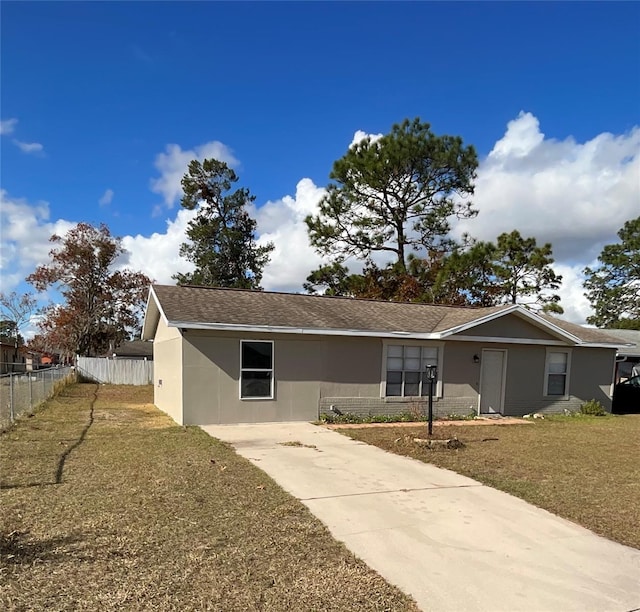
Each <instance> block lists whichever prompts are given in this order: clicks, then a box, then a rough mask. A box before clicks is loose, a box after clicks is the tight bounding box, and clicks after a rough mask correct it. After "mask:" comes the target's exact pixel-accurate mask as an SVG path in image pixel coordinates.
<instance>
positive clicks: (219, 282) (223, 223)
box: [173, 159, 273, 289]
mask: <svg viewBox="0 0 640 612" xmlns="http://www.w3.org/2000/svg"><path fill="white" fill-rule="evenodd" d="M237 181H238V177H237V176H236V173H235V172H234V171H233V170H232V169H231V168H229V167H228V166H227V164H225V163H224V162H221V161H218V160H217V159H205V160H204V161H203V162H202V163H201V162H199V161H197V160H194V161H192V162H191V163H190V164H189V169H188V171H187V173H186V174H185V175H184V177H183V178H182V189H183V192H184V195H183V197H182V201H181V203H182V206H183V207H184V208H186V209H188V210H194V209H196V210H197V214H196V216H195V218H194V219H193V220H192V221H190V222H189V225H188V227H187V232H186V234H187V238H188V241H187V242H184V243H183V244H182V245H181V247H180V255H181V256H182V257H184V258H185V259H187V260H189V261H191V262H193V263H194V264H195V270H194V271H193V272H188V273H186V274H181V273H178V274H175V275H174V276H173V278H174V279H176V281H177V282H178V284H179V285H204V286H215V287H235V288H239V289H261V287H260V281H261V280H262V273H263V269H264V266H265V265H266V264H267V263H268V262H269V254H270V253H271V251H272V250H273V244H271V243H269V244H267V245H263V246H258V245H257V244H256V241H255V230H256V222H255V220H254V219H252V218H251V217H250V216H249V213H248V212H247V210H246V205H247V204H249V203H250V202H253V201H254V200H255V196H253V195H251V193H250V192H249V190H248V189H244V188H240V189H236V190H235V191H231V188H232V185H233V184H234V183H236V182H237Z"/></svg>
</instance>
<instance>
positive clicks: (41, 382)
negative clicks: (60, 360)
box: [0, 366, 76, 428]
mask: <svg viewBox="0 0 640 612" xmlns="http://www.w3.org/2000/svg"><path fill="white" fill-rule="evenodd" d="M75 375H76V373H75V369H74V368H73V367H70V366H69V367H53V368H48V369H46V370H34V371H33V372H20V373H16V374H3V375H2V376H0V427H1V428H4V427H7V426H8V425H10V424H11V423H13V422H14V421H15V420H16V419H17V418H18V417H20V416H22V415H23V414H27V413H29V412H32V411H33V409H34V408H36V407H37V406H39V405H40V404H42V403H43V402H44V401H46V400H47V399H49V398H50V397H51V396H53V395H54V394H55V392H56V391H57V390H58V389H59V388H60V387H61V386H64V385H65V384H68V383H70V382H72V381H74V380H75Z"/></svg>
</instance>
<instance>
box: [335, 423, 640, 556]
mask: <svg viewBox="0 0 640 612" xmlns="http://www.w3.org/2000/svg"><path fill="white" fill-rule="evenodd" d="M342 433H344V434H345V435H347V436H349V437H351V438H354V439H356V440H361V441H363V442H367V443H368V444H373V445H375V446H379V447H380V448H383V449H385V450H387V451H391V452H394V453H397V454H400V455H406V456H410V457H414V458H416V459H419V460H421V461H425V462H427V463H432V464H434V465H437V466H439V467H442V468H447V469H450V470H453V471H455V472H458V473H460V474H464V475H465V476H470V477H471V478H474V479H476V480H479V481H480V482H483V483H485V484H487V485H489V486H492V487H495V488H496V489H500V490H502V491H506V492H507V493H511V494H513V495H517V496H518V497H521V498H522V499H525V500H526V501H528V502H530V503H532V504H535V505H536V506H539V507H541V508H545V509H547V510H549V511H551V512H553V513H555V514H558V515H560V516H562V517H564V518H567V519H569V520H571V521H574V522H576V523H579V524H581V525H583V526H585V527H587V528H588V529H591V530H593V531H595V532H596V533H598V534H600V535H603V536H605V537H607V538H610V539H612V540H615V541H617V542H620V543H622V544H627V545H629V546H633V547H635V548H640V415H625V416H615V417H613V416H610V417H588V416H574V417H554V418H547V419H545V420H536V421H535V424H534V425H530V426H527V427H524V426H503V427H495V426H489V425H487V426H484V425H480V426H478V425H474V426H473V427H471V426H465V425H458V426H456V427H453V426H449V427H447V426H442V427H438V428H437V429H436V430H434V437H435V436H437V437H438V438H449V437H454V436H457V437H458V439H459V440H461V441H462V442H463V443H464V444H465V445H466V448H463V449H459V450H439V451H432V450H427V449H424V448H421V447H419V446H418V445H416V444H415V443H414V442H413V438H415V437H421V438H425V437H427V436H426V427H425V426H424V425H421V426H417V427H416V428H407V427H403V428H393V427H392V428H367V429H364V428H363V429H349V430H343V431H342Z"/></svg>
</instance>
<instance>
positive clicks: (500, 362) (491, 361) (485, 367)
mask: <svg viewBox="0 0 640 612" xmlns="http://www.w3.org/2000/svg"><path fill="white" fill-rule="evenodd" d="M506 363H507V351H504V350H489V349H483V351H482V363H481V365H480V414H501V413H502V403H503V400H504V383H505V380H504V378H505V365H506Z"/></svg>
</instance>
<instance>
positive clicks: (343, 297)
mask: <svg viewBox="0 0 640 612" xmlns="http://www.w3.org/2000/svg"><path fill="white" fill-rule="evenodd" d="M153 287H168V288H170V289H206V290H213V291H228V292H232V291H233V292H237V293H256V294H260V295H285V296H291V297H301V298H324V299H332V300H349V301H352V302H353V301H356V302H370V303H374V304H402V305H404V306H431V307H432V308H447V309H451V310H486V309H489V308H503V307H506V305H505V304H496V305H495V306H473V305H461V304H433V303H429V302H406V301H395V300H377V299H375V298H361V297H350V296H348V295H314V294H312V293H294V292H291V291H265V290H263V289H243V288H241V287H213V286H210V285H163V284H160V283H156V284H154V285H153ZM445 316H446V314H443V315H442V318H444V317H445Z"/></svg>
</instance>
